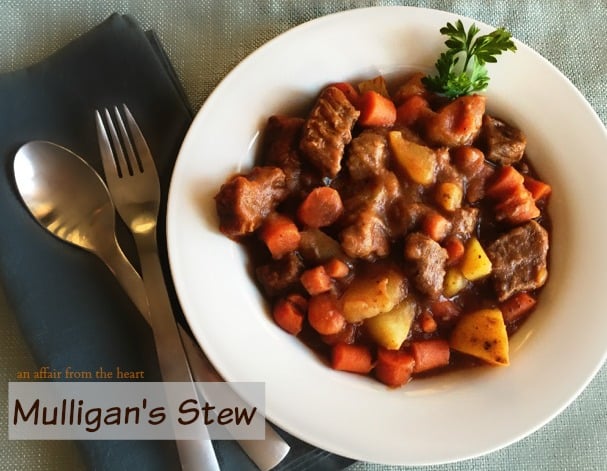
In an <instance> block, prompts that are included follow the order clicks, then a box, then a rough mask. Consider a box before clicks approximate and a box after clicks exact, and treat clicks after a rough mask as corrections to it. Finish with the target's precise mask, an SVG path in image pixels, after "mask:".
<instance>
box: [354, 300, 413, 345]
mask: <svg viewBox="0 0 607 471" xmlns="http://www.w3.org/2000/svg"><path fill="white" fill-rule="evenodd" d="M415 311H416V305H415V302H414V301H412V300H411V299H409V298H407V299H405V300H404V301H402V302H400V303H399V304H397V305H396V306H395V307H394V308H393V309H392V310H390V311H388V312H384V313H382V314H378V315H377V316H375V317H371V318H370V319H367V320H365V322H364V324H363V325H364V328H365V330H366V332H367V333H368V334H369V336H370V337H371V338H372V339H373V340H374V341H375V342H376V343H377V344H378V345H381V346H382V347H384V348H387V349H388V350H398V349H399V348H400V347H401V345H402V344H403V342H404V341H405V339H406V338H407V336H408V335H409V330H410V329H411V324H412V323H413V318H414V317H415Z"/></svg>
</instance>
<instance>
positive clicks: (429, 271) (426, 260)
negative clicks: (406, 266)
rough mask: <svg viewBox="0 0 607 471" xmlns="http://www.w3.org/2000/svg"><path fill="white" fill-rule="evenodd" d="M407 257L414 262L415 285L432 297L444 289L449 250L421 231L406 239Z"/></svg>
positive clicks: (435, 296)
mask: <svg viewBox="0 0 607 471" xmlns="http://www.w3.org/2000/svg"><path fill="white" fill-rule="evenodd" d="M405 258H406V259H407V260H409V261H411V262H413V264H414V266H415V270H414V272H413V282H414V284H415V287H416V288H417V289H418V290H419V291H421V292H422V293H425V294H427V295H428V296H430V297H431V298H438V296H439V295H440V294H441V292H442V291H443V281H444V279H445V262H446V261H447V251H446V250H445V249H444V248H442V247H441V246H440V244H439V243H438V242H436V241H434V240H432V239H431V238H430V237H428V236H427V235H425V234H422V233H421V232H413V233H412V234H409V235H408V236H407V239H406V241H405Z"/></svg>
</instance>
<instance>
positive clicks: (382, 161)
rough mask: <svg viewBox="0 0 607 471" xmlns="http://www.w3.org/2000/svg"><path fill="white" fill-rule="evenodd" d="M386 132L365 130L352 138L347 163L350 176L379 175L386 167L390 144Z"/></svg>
mask: <svg viewBox="0 0 607 471" xmlns="http://www.w3.org/2000/svg"><path fill="white" fill-rule="evenodd" d="M387 144H388V143H387V140H386V135H385V133H381V132H378V131H375V130H365V131H363V132H362V133H360V135H358V136H357V137H355V138H354V139H352V143H351V144H350V147H349V152H348V160H347V162H346V165H347V167H348V170H349V171H350V176H351V177H352V178H353V179H355V180H362V179H364V178H369V177H373V176H377V175H379V174H380V173H382V172H383V171H384V170H385V169H386V163H387V161H388V146H387Z"/></svg>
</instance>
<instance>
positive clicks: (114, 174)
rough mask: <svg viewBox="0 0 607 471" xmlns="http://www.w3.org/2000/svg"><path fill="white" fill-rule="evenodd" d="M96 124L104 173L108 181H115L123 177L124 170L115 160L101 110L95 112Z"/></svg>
mask: <svg viewBox="0 0 607 471" xmlns="http://www.w3.org/2000/svg"><path fill="white" fill-rule="evenodd" d="M95 124H96V125H97V140H98V142H99V153H100V154H101V163H102V164H103V173H105V178H106V180H108V183H109V180H110V179H111V180H114V179H116V178H119V177H120V175H122V169H120V168H118V163H117V162H116V159H115V158H114V152H113V151H112V145H111V144H110V138H109V136H108V134H107V130H106V128H105V125H104V124H103V118H102V117H101V113H100V112H99V110H95Z"/></svg>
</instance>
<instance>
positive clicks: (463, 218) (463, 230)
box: [451, 207, 478, 242]
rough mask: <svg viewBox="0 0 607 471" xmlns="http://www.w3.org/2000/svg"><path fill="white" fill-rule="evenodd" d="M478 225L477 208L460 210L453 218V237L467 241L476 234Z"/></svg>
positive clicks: (457, 210)
mask: <svg viewBox="0 0 607 471" xmlns="http://www.w3.org/2000/svg"><path fill="white" fill-rule="evenodd" d="M477 223H478V209H477V208H469V207H466V208H459V209H456V210H455V211H454V212H453V214H452V216H451V224H452V226H451V227H452V228H451V235H454V236H457V237H458V238H459V239H461V240H462V241H464V242H465V241H466V240H468V239H469V238H470V236H472V235H474V234H475V232H476V225H477Z"/></svg>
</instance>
